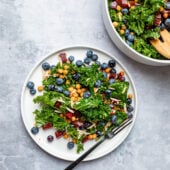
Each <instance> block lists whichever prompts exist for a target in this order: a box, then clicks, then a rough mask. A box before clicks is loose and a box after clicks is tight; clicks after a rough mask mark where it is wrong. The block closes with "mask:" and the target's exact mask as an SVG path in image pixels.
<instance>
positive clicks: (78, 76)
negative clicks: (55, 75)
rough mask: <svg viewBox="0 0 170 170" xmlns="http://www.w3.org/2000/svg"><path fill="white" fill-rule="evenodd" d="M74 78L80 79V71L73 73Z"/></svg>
mask: <svg viewBox="0 0 170 170" xmlns="http://www.w3.org/2000/svg"><path fill="white" fill-rule="evenodd" d="M72 78H73V80H76V81H77V80H79V79H80V78H81V75H80V74H79V73H75V74H73V75H72Z"/></svg>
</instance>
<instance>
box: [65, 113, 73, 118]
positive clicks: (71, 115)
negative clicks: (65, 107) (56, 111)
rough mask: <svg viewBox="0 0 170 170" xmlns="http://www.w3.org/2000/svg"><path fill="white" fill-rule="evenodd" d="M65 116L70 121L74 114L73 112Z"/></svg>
mask: <svg viewBox="0 0 170 170" xmlns="http://www.w3.org/2000/svg"><path fill="white" fill-rule="evenodd" d="M65 115H66V117H67V118H68V119H71V118H72V117H73V113H71V112H67V113H66V114H65Z"/></svg>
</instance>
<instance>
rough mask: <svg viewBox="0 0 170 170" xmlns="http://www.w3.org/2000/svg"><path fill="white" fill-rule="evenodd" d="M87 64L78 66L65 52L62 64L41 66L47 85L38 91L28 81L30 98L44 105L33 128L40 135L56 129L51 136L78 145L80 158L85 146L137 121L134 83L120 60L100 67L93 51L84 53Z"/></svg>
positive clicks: (111, 61) (78, 62) (43, 80)
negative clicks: (131, 89)
mask: <svg viewBox="0 0 170 170" xmlns="http://www.w3.org/2000/svg"><path fill="white" fill-rule="evenodd" d="M84 56H86V57H85V58H84V60H83V61H82V60H77V61H75V58H74V56H67V53H66V52H61V53H60V54H58V56H57V57H58V60H57V61H59V62H58V63H56V65H50V63H48V62H44V63H42V72H43V79H42V84H41V85H39V86H38V87H35V84H34V82H32V81H29V82H27V88H28V89H29V91H30V95H35V94H36V93H37V92H38V95H36V97H34V98H33V101H34V103H35V104H37V105H39V106H40V107H39V109H36V110H35V111H34V112H33V114H34V115H35V125H34V126H33V127H32V128H31V132H32V134H34V135H36V134H37V133H38V132H39V129H40V128H42V129H43V130H48V129H50V128H54V129H55V133H54V134H51V135H49V136H47V139H46V140H47V141H48V142H49V143H50V142H54V140H59V139H60V138H64V139H66V140H68V143H67V146H66V147H68V149H72V148H74V146H77V153H80V152H81V151H82V150H83V146H84V143H85V142H87V141H90V140H98V139H100V137H102V136H104V135H105V134H106V133H107V132H108V130H110V129H112V128H115V127H117V126H119V125H120V124H121V123H122V122H123V121H124V120H126V119H128V118H130V117H132V116H133V110H134V108H133V106H132V98H133V94H129V93H128V90H129V85H130V84H129V82H128V81H127V80H126V75H125V72H124V71H123V70H118V69H117V67H116V61H115V60H114V59H110V60H109V61H106V62H104V63H100V61H99V60H98V58H99V56H98V55H97V54H95V53H94V52H93V51H92V50H88V51H87V53H85V54H84Z"/></svg>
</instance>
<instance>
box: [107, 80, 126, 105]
mask: <svg viewBox="0 0 170 170" xmlns="http://www.w3.org/2000/svg"><path fill="white" fill-rule="evenodd" d="M109 87H110V88H113V89H114V90H113V91H112V96H111V97H114V98H116V99H119V100H122V101H123V102H125V103H126V99H127V92H128V89H129V82H115V83H113V84H111V85H110V86H109Z"/></svg>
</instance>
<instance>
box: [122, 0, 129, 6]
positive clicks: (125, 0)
mask: <svg viewBox="0 0 170 170" xmlns="http://www.w3.org/2000/svg"><path fill="white" fill-rule="evenodd" d="M121 6H122V7H123V8H128V7H129V4H128V1H127V0H122V4H121Z"/></svg>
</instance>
